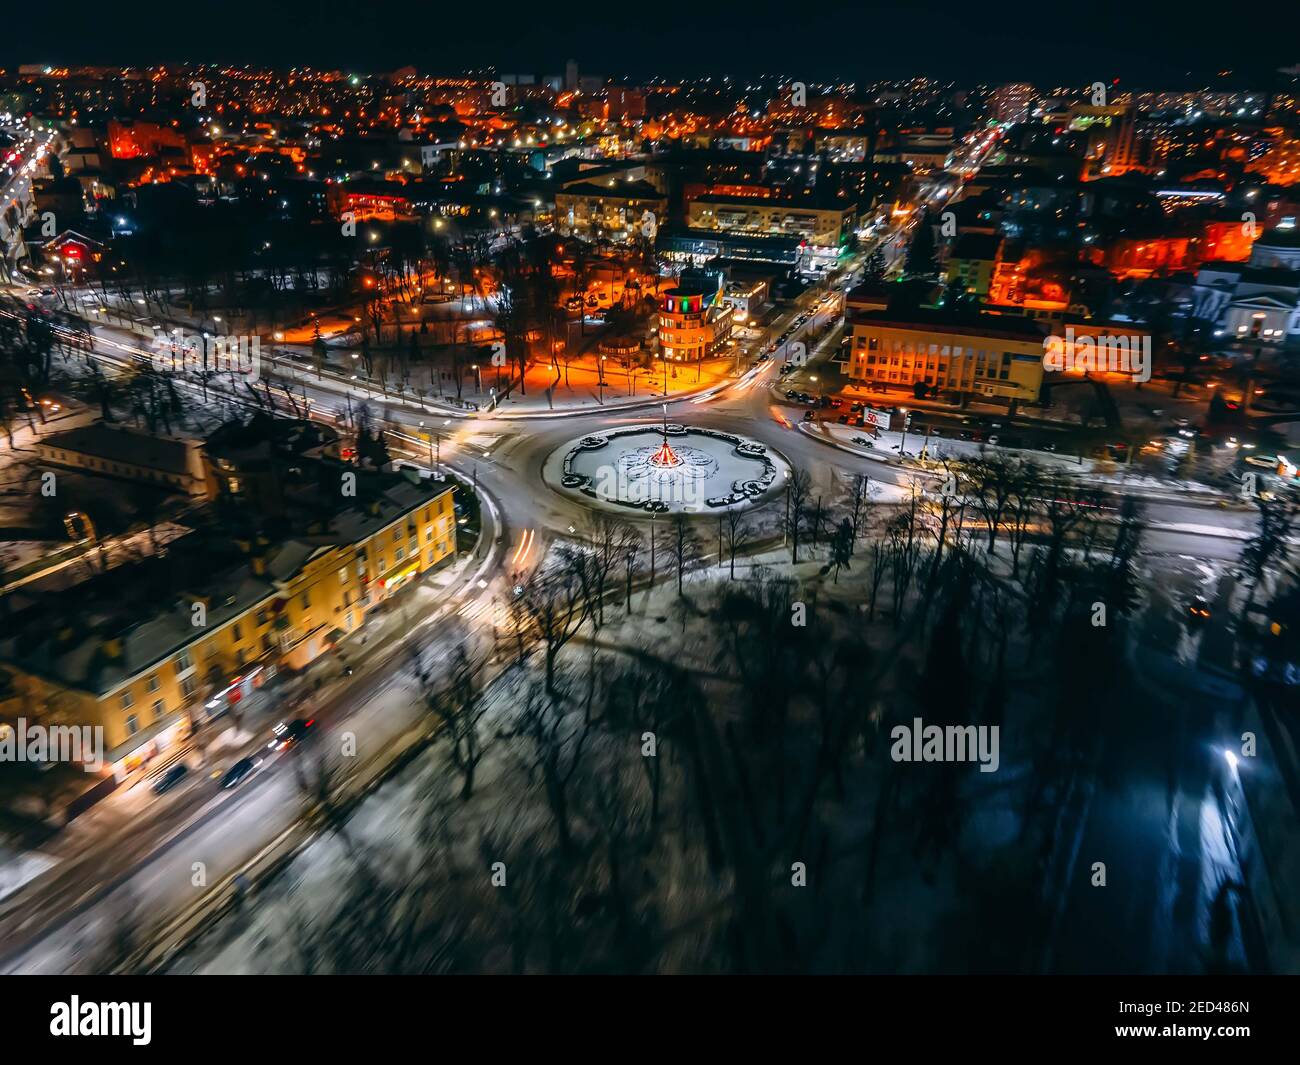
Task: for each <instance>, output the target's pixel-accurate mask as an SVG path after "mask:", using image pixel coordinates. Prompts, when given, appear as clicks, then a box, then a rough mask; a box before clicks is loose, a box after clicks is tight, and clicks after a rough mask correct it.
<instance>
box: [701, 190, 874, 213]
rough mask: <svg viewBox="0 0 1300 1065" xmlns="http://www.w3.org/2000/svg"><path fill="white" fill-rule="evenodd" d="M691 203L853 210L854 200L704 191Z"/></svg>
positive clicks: (809, 209) (855, 205) (813, 209)
mask: <svg viewBox="0 0 1300 1065" xmlns="http://www.w3.org/2000/svg"><path fill="white" fill-rule="evenodd" d="M691 202H692V203H712V204H730V205H734V206H737V207H783V208H786V209H787V210H799V211H853V210H856V209H857V206H858V205H857V201H856V200H832V199H829V198H827V197H826V196H782V195H774V196H726V195H723V194H722V193H713V192H706V193H703V194H702V195H700V196H694V197H692V198H691Z"/></svg>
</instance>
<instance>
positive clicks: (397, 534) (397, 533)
mask: <svg viewBox="0 0 1300 1065" xmlns="http://www.w3.org/2000/svg"><path fill="white" fill-rule="evenodd" d="M401 538H402V530H401V529H394V530H393V543H397V541H398V540H400V539H401Z"/></svg>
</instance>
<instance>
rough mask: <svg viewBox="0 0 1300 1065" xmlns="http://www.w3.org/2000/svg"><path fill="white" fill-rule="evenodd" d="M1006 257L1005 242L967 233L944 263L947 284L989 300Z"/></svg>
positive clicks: (986, 234) (995, 237)
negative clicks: (1001, 264) (1003, 249)
mask: <svg viewBox="0 0 1300 1065" xmlns="http://www.w3.org/2000/svg"><path fill="white" fill-rule="evenodd" d="M1001 255H1002V238H1001V237H998V236H993V235H991V234H988V233H963V234H962V235H961V236H960V237H958V238H957V243H956V244H954V245H953V249H952V252H951V254H950V255H949V256H948V259H947V261H946V262H945V263H944V280H945V281H946V282H947V283H948V284H950V285H951V284H960V285H961V286H962V287H963V288H965V289H966V290H967V291H968V292H971V293H972V294H974V295H976V296H978V297H979V298H980V299H987V298H988V295H989V287H990V286H991V285H992V283H993V274H994V272H995V270H996V269H997V264H998V261H999V260H1000V258H1001Z"/></svg>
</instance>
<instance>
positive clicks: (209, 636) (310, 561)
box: [0, 457, 456, 779]
mask: <svg viewBox="0 0 1300 1065" xmlns="http://www.w3.org/2000/svg"><path fill="white" fill-rule="evenodd" d="M226 472H227V474H229V472H230V471H226ZM352 476H355V478H356V480H355V482H353V481H350V480H346V481H345V480H344V479H345V478H347V477H352ZM340 484H343V485H344V486H345V487H344V488H343V490H340V487H339V486H340ZM349 487H350V488H351V489H352V490H353V491H354V493H355V494H349V492H348V488H349ZM281 492H282V495H283V496H284V499H285V506H286V508H287V509H286V512H285V513H283V514H280V515H275V516H274V517H273V525H274V528H271V527H270V526H268V527H267V528H266V533H267V534H272V535H274V536H275V539H274V542H272V541H271V540H270V539H268V535H265V534H263V533H261V532H245V531H244V530H243V529H242V528H238V527H237V525H233V524H232V525H230V526H229V527H227V526H226V525H224V524H223V523H222V521H223V519H222V518H221V517H218V518H217V521H216V523H215V525H214V526H213V527H212V528H208V529H206V530H204V531H196V532H193V533H191V534H189V535H188V536H184V537H181V538H180V539H178V540H175V541H173V542H172V543H170V544H169V545H168V551H167V553H166V555H165V556H154V557H150V558H147V559H145V560H142V561H139V562H134V563H126V564H120V565H118V566H116V567H114V568H111V569H109V570H108V571H107V572H105V573H102V574H100V575H99V576H97V577H95V578H93V579H91V580H89V581H85V582H83V583H81V584H78V585H76V586H74V587H72V588H70V589H68V590H67V591H64V592H56V593H51V594H49V595H46V596H44V597H39V598H36V599H35V600H34V601H33V602H32V604H31V606H29V607H27V608H26V609H23V608H21V607H19V609H18V612H17V613H12V614H11V616H10V619H9V622H10V623H9V624H7V625H6V627H5V630H4V633H3V634H0V663H3V667H4V671H5V672H7V673H8V674H9V675H10V685H9V688H8V690H9V692H10V695H9V698H8V699H7V700H6V702H5V704H4V705H3V706H2V707H0V710H2V711H3V712H4V715H5V716H6V717H18V716H24V717H27V718H29V719H38V720H42V721H45V722H49V723H58V724H72V725H88V726H92V727H94V726H99V727H102V728H103V736H104V746H105V764H106V766H107V767H108V769H110V770H111V771H112V772H113V773H114V774H115V775H117V776H118V778H119V779H121V778H122V777H124V776H125V775H126V774H128V773H130V772H131V771H133V770H135V769H137V768H139V767H141V766H142V765H144V764H146V763H147V762H148V761H149V760H150V759H151V758H152V757H154V756H155V755H157V754H159V753H161V752H163V751H164V750H166V749H167V748H169V747H171V746H173V745H174V744H175V743H176V742H177V741H179V740H181V739H183V738H184V737H185V736H186V735H188V734H189V732H190V731H191V730H192V729H193V728H194V727H195V725H196V724H198V723H200V722H202V721H204V720H206V719H208V718H210V717H215V716H217V715H219V714H221V713H222V712H224V711H225V710H227V709H228V708H229V707H232V706H235V705H237V704H238V703H239V702H240V701H241V700H242V699H243V698H245V697H247V696H250V695H251V694H252V691H253V690H254V688H255V687H258V686H260V685H261V684H262V683H264V682H265V681H266V680H267V679H268V678H270V677H273V676H274V675H276V674H277V673H278V672H279V671H281V670H297V669H301V668H303V667H304V666H306V665H308V664H309V663H311V662H312V661H313V660H314V659H316V658H318V657H319V656H320V655H322V654H324V653H325V652H326V651H327V650H329V649H330V648H331V647H333V646H335V644H336V643H337V642H338V641H339V640H342V639H344V638H346V637H347V636H348V635H349V634H351V633H353V632H355V631H356V630H357V629H359V628H360V627H361V626H362V625H363V624H364V623H365V620H366V616H367V614H368V613H369V612H370V611H372V610H374V609H375V608H376V607H378V606H379V605H380V604H381V603H382V602H384V601H385V600H386V599H387V598H388V597H389V596H391V595H393V594H394V593H395V592H396V591H397V590H399V589H400V588H402V587H403V586H405V585H406V584H407V583H409V582H411V581H413V580H415V579H416V578H417V577H418V576H419V575H420V574H421V573H424V572H425V571H427V570H429V569H432V568H434V567H436V566H438V565H439V564H440V563H441V562H443V561H444V560H445V559H448V558H450V557H452V556H453V555H454V552H455V545H456V520H455V516H454V509H453V503H452V489H451V488H450V487H449V486H448V485H446V484H443V483H440V482H436V481H433V480H428V479H424V480H422V479H420V478H419V477H416V476H408V475H399V474H389V473H380V472H377V471H369V470H362V469H357V468H354V467H349V466H346V465H344V464H341V463H330V462H325V461H322V460H314V459H308V458H303V457H299V458H297V459H295V464H294V466H293V467H292V468H291V472H289V473H286V474H285V475H284V480H282V483H281ZM224 505H225V507H226V508H229V509H228V510H226V511H218V515H220V514H222V513H230V512H238V511H239V503H238V501H237V500H229V499H227V501H226V503H225V504H224ZM245 512H246V513H247V512H251V511H248V510H246V511H245ZM237 529H238V531H236V530H237ZM177 589H182V591H181V592H180V593H179V594H178V593H177Z"/></svg>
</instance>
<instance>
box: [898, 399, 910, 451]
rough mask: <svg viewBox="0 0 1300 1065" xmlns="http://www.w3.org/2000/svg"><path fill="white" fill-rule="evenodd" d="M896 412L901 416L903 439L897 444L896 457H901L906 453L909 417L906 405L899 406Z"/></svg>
mask: <svg viewBox="0 0 1300 1065" xmlns="http://www.w3.org/2000/svg"><path fill="white" fill-rule="evenodd" d="M898 413H899V414H901V415H902V416H903V439H902V441H901V442H900V443H899V445H898V457H899V458H900V459H901V458H902V457H903V456H904V455H906V454H907V423H908V421H909V420H910V419H909V417H908V413H907V408H906V407H899V408H898Z"/></svg>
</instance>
